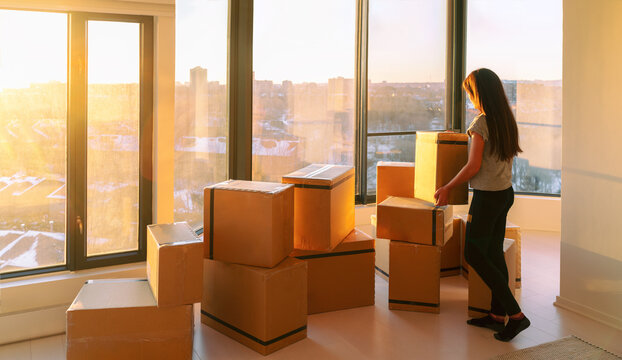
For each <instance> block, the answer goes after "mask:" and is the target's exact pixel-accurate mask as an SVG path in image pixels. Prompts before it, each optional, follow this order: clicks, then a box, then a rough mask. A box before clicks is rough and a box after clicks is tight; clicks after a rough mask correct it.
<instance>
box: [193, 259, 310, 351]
mask: <svg viewBox="0 0 622 360" xmlns="http://www.w3.org/2000/svg"><path fill="white" fill-rule="evenodd" d="M204 261H205V262H204V266H203V274H204V275H203V300H202V301H201V321H202V322H203V323H204V324H206V325H208V326H210V327H212V328H214V329H216V330H217V331H219V332H221V333H223V334H225V335H227V336H229V337H231V338H233V339H235V340H237V341H239V342H240V343H242V344H244V345H246V346H248V347H249V348H251V349H253V350H255V351H257V352H259V353H261V354H263V355H267V354H270V353H272V352H274V351H277V350H279V349H281V348H283V347H285V346H287V345H290V344H292V343H294V342H296V341H298V340H301V339H304V338H305V337H306V336H307V263H306V262H304V261H301V260H297V259H294V258H287V259H285V260H284V261H283V262H281V263H280V264H279V265H278V266H276V267H274V268H272V269H268V268H261V267H255V266H246V265H238V264H231V263H225V262H221V261H216V260H209V259H205V260H204Z"/></svg>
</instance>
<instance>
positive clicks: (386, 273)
mask: <svg viewBox="0 0 622 360" xmlns="http://www.w3.org/2000/svg"><path fill="white" fill-rule="evenodd" d="M374 267H375V268H376V270H378V271H380V273H381V274H382V275H384V276H386V277H389V273H388V272H386V271H384V270H382V269H381V268H379V267H377V266H374Z"/></svg>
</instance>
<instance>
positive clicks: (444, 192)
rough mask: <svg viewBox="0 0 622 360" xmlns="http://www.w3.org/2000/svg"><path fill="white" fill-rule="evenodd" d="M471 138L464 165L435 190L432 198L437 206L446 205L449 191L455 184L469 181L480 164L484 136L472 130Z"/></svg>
mask: <svg viewBox="0 0 622 360" xmlns="http://www.w3.org/2000/svg"><path fill="white" fill-rule="evenodd" d="M472 134H473V137H472V138H471V149H470V150H469V161H467V163H466V165H464V167H463V168H462V169H461V170H460V172H458V174H456V176H454V178H453V179H451V181H450V182H448V183H447V184H446V185H445V186H443V187H441V188H439V189H438V190H436V193H435V194H434V198H435V199H436V205H437V206H443V205H447V201H448V198H449V192H450V191H451V190H452V189H453V188H455V187H456V186H458V185H460V184H462V183H464V182H466V181H469V179H471V178H472V177H473V176H475V174H477V172H478V171H479V168H480V167H481V166H482V156H483V154H484V138H483V137H482V135H480V134H478V133H476V132H473V133H472Z"/></svg>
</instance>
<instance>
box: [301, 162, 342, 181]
mask: <svg viewBox="0 0 622 360" xmlns="http://www.w3.org/2000/svg"><path fill="white" fill-rule="evenodd" d="M333 167H335V165H324V166H322V167H321V168H319V169H317V170H315V171H311V172H310V173H308V174H307V175H305V176H302V177H304V178H310V177H313V176H315V175H317V174H320V173H323V172H324V171H326V170H328V169H332V168H333Z"/></svg>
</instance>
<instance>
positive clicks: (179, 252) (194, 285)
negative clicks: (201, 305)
mask: <svg viewBox="0 0 622 360" xmlns="http://www.w3.org/2000/svg"><path fill="white" fill-rule="evenodd" d="M147 279H148V280H149V286H150V287H151V291H152V292H153V296H154V297H155V299H156V301H157V303H158V306H159V307H163V306H174V305H186V304H193V303H197V302H201V294H202V291H203V288H202V284H203V280H202V279H203V241H202V240H201V239H200V238H198V237H197V236H196V234H195V232H194V231H193V230H192V228H191V227H190V226H189V225H188V224H187V223H185V222H178V223H173V224H159V225H149V226H147Z"/></svg>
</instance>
